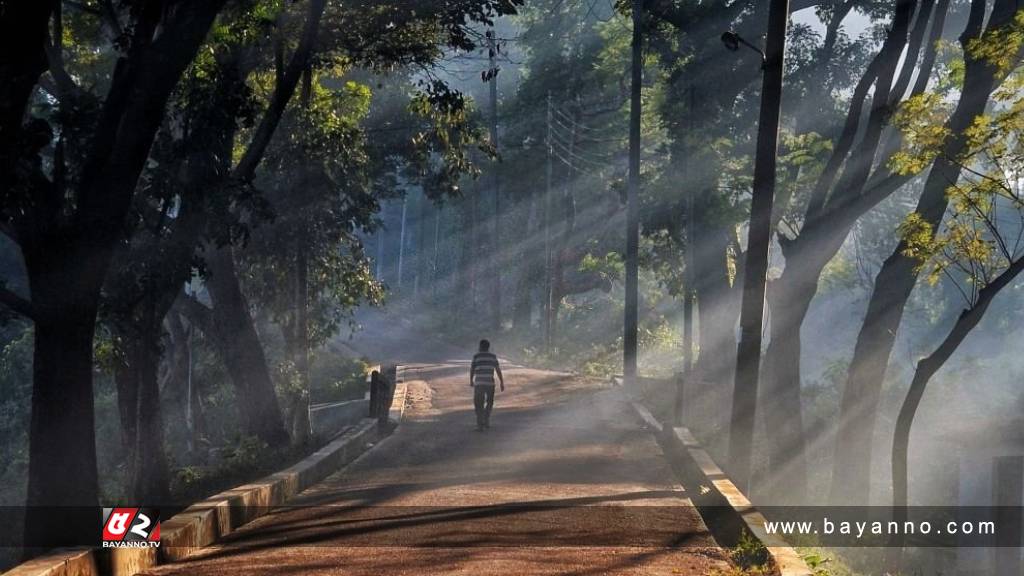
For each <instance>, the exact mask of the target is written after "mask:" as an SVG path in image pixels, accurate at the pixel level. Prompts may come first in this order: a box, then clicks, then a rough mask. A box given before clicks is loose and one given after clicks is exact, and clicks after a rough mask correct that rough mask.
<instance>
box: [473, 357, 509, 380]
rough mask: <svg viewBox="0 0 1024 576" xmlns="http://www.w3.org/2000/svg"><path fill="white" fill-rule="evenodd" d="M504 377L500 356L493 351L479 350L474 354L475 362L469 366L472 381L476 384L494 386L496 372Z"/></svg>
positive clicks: (500, 376)
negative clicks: (499, 361) (499, 363)
mask: <svg viewBox="0 0 1024 576" xmlns="http://www.w3.org/2000/svg"><path fill="white" fill-rule="evenodd" d="M495 372H497V373H498V377H499V378H502V374H501V366H499V365H498V357H497V356H495V355H494V354H493V353H491V352H477V353H476V354H474V355H473V364H472V365H470V368H469V378H470V380H469V381H470V382H471V383H472V384H473V385H474V386H476V385H480V386H494V373H495Z"/></svg>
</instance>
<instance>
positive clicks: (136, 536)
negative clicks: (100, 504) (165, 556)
mask: <svg viewBox="0 0 1024 576" xmlns="http://www.w3.org/2000/svg"><path fill="white" fill-rule="evenodd" d="M103 547H104V548H158V547H160V512H159V511H158V510H157V509H156V508H104V509H103Z"/></svg>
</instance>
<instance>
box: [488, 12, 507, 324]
mask: <svg viewBox="0 0 1024 576" xmlns="http://www.w3.org/2000/svg"><path fill="white" fill-rule="evenodd" d="M487 54H488V60H489V62H490V67H491V78H490V84H491V86H490V89H491V90H490V92H491V95H490V96H491V98H490V100H491V144H492V145H493V146H494V152H495V153H497V152H498V65H497V62H496V60H495V58H496V57H497V55H498V44H497V42H496V39H495V34H494V30H493V29H492V30H488V31H487ZM491 177H492V179H493V181H492V184H491V186H492V187H493V188H494V230H493V231H492V237H491V245H492V246H494V250H492V253H491V258H490V261H491V266H490V271H491V306H492V307H493V308H492V312H491V315H492V319H491V322H492V324H493V326H494V329H495V330H499V329H500V328H501V268H502V260H503V258H502V253H503V250H502V248H503V247H502V245H501V228H500V223H499V220H500V218H501V191H500V190H499V184H500V178H501V177H500V175H499V174H498V166H497V164H494V165H492V166H491Z"/></svg>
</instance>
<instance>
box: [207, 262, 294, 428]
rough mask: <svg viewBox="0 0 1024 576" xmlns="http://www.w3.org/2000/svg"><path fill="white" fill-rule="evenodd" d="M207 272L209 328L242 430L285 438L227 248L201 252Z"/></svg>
mask: <svg viewBox="0 0 1024 576" xmlns="http://www.w3.org/2000/svg"><path fill="white" fill-rule="evenodd" d="M206 262H207V265H208V266H209V269H210V278H209V280H208V282H207V286H206V287H207V290H208V291H209V293H210V300H211V301H212V303H213V309H212V313H211V318H210V319H211V322H210V324H209V329H210V330H211V332H212V334H213V336H214V337H213V338H212V340H213V341H214V343H215V344H216V347H217V352H218V355H219V356H220V357H221V360H222V361H223V362H224V365H225V367H226V368H227V370H228V374H229V375H230V377H231V381H232V383H233V384H234V387H235V395H236V400H237V402H238V407H239V410H240V412H241V415H242V421H243V423H244V424H243V425H244V426H245V428H246V432H247V433H249V434H252V435H255V436H257V437H259V438H260V439H262V440H263V441H264V442H266V443H267V444H269V445H271V446H281V445H284V444H286V443H287V442H288V433H287V432H285V428H284V420H283V419H282V417H281V409H280V407H279V406H278V403H277V395H276V394H275V393H274V383H273V380H272V379H271V378H270V371H269V370H268V368H267V359H266V356H265V355H264V353H263V345H262V344H261V343H260V338H259V334H258V333H257V332H256V326H255V325H254V324H253V321H252V317H251V316H250V315H249V304H248V302H247V301H246V299H245V295H244V294H242V290H241V288H240V287H239V285H238V276H237V273H236V272H235V262H234V259H233V257H232V255H231V249H230V248H211V249H210V250H209V251H208V252H207V258H206Z"/></svg>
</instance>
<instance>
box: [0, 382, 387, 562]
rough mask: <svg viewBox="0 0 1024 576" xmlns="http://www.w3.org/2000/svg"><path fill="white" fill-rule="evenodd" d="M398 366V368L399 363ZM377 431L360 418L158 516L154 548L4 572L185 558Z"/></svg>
mask: <svg viewBox="0 0 1024 576" xmlns="http://www.w3.org/2000/svg"><path fill="white" fill-rule="evenodd" d="M398 370H399V371H400V372H399V373H401V371H402V370H403V368H402V367H398ZM406 396H407V387H406V384H405V382H400V383H396V386H395V395H394V400H393V402H392V404H391V409H390V412H389V419H392V420H394V421H395V422H396V423H397V422H400V421H401V419H402V416H403V415H404V412H405V402H406ZM379 436H380V429H379V425H378V422H377V420H376V419H375V418H363V419H362V420H361V421H360V422H359V424H357V425H355V426H353V427H352V428H351V429H349V430H348V431H346V432H345V433H343V434H341V435H340V436H338V437H337V438H335V439H334V440H332V441H330V442H328V443H327V444H326V445H324V446H323V447H321V448H320V449H319V450H317V451H316V452H314V453H313V454H310V455H309V456H307V457H306V458H304V459H303V460H302V461H300V462H298V463H297V464H295V465H293V466H291V467H290V468H287V469H285V470H282V471H280V472H275V473H273V474H270V475H269V476H266V477H264V478H262V479H260V480H257V481H255V482H251V483H249V484H244V485H242V486H238V487H235V488H232V489H230V490H226V491H224V492H221V493H220V494H216V495H214V496H211V497H209V498H207V499H206V500H203V501H201V502H196V503H195V504H192V505H191V506H189V507H188V508H186V509H185V510H183V511H181V512H180V513H178V514H176V515H174V516H173V517H171V518H168V519H166V520H164V521H162V522H161V524H160V548H158V549H154V548H147V549H136V548H113V549H103V548H73V549H58V550H54V551H52V552H49V553H47V554H44V555H42V556H39V557H37V558H34V559H32V560H30V561H28V562H24V563H22V564H19V565H18V566H15V567H14V568H12V569H11V570H9V571H7V572H4V576H99V575H101V574H109V575H111V576H133V575H135V574H138V573H139V572H142V571H145V570H148V569H150V568H153V567H154V566H157V565H158V564H166V563H169V562H175V561H179V560H182V559H185V558H187V557H189V556H190V555H192V554H194V553H195V552H196V551H198V550H199V549H201V548H204V547H206V546H209V545H211V544H214V543H216V542H217V541H218V540H220V539H222V538H224V537H225V536H227V535H228V534H231V533H232V532H234V531H235V530H237V529H238V528H239V527H241V526H243V525H245V524H247V523H249V522H251V521H253V520H255V519H256V518H259V517H260V516H263V515H264V514H266V513H267V512H268V511H269V509H270V508H271V507H274V506H278V505H281V504H283V503H284V502H285V501H287V500H288V499H289V498H292V497H294V496H295V495H296V494H298V493H299V492H302V491H303V490H305V489H306V488H309V487H310V486H312V485H314V484H316V483H317V482H320V481H321V480H323V479H324V478H326V477H327V476H330V475H331V474H333V473H334V472H336V471H337V470H338V469H340V468H342V467H344V466H346V465H347V464H349V463H351V462H352V461H353V460H355V459H356V458H358V457H359V456H360V455H362V454H363V453H364V452H366V451H367V450H368V449H369V448H370V447H372V446H373V445H375V444H376V443H375V442H374V441H375V440H376V439H377V438H378V437H379ZM97 530H99V527H98V526H97Z"/></svg>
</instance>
